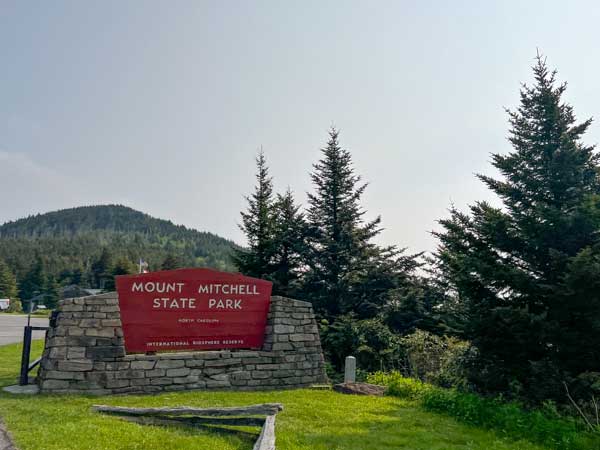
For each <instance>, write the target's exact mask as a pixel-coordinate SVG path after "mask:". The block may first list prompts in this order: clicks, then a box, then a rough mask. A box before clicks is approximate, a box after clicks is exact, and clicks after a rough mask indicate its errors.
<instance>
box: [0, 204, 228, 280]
mask: <svg viewBox="0 0 600 450" xmlns="http://www.w3.org/2000/svg"><path fill="white" fill-rule="evenodd" d="M232 248H239V247H238V246H237V245H236V244H235V243H234V242H232V241H230V240H227V239H224V238H222V237H220V236H217V235H216V234H213V233H208V232H201V231H197V230H194V229H190V228H186V227H184V226H182V225H175V224H174V223H173V222H171V221H168V220H162V219H156V218H154V217H151V216H149V215H147V214H144V213H142V212H140V211H136V210H134V209H131V208H128V207H126V206H122V205H98V206H83V207H78V208H71V209H64V210H60V211H54V212H49V213H45V214H37V215H35V216H30V217H27V218H24V219H19V220H16V221H12V222H7V223H5V224H3V225H1V226H0V258H2V259H4V260H5V261H6V262H7V263H8V265H9V266H10V267H11V268H12V269H13V271H14V272H15V274H16V275H17V279H21V278H22V277H23V276H24V275H25V273H27V271H28V270H29V269H30V268H31V267H32V266H33V264H34V261H36V260H37V259H38V256H39V257H41V259H42V261H43V263H44V266H45V269H46V271H47V272H48V273H49V274H50V275H52V276H55V277H57V278H58V279H59V280H61V282H63V284H64V283H66V282H69V281H71V280H68V279H67V278H68V277H69V273H71V272H73V271H76V272H78V273H83V274H84V279H85V278H86V277H85V274H86V273H90V272H91V267H92V265H93V264H94V262H96V261H98V259H99V258H100V256H101V254H102V253H103V251H104V252H105V253H106V252H108V253H109V254H110V255H111V258H112V260H113V261H116V260H118V259H120V258H121V259H122V258H125V259H127V260H129V261H130V262H132V263H137V262H138V261H139V259H140V258H141V259H143V260H144V261H147V262H148V263H149V266H150V269H151V270H155V269H159V268H160V266H161V264H162V262H163V261H164V260H165V258H166V257H167V256H168V255H171V256H175V257H176V258H177V259H178V260H179V263H180V264H181V265H183V266H197V267H215V268H218V269H221V270H233V266H232V264H231V261H230V252H231V250H232ZM83 284H86V283H85V282H83ZM88 284H90V283H88ZM92 284H93V283H92Z"/></svg>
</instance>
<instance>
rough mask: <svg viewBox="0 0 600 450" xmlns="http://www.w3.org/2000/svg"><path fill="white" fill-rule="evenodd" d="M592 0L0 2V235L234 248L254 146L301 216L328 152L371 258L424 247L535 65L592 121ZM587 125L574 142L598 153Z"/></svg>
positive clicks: (598, 129) (465, 200) (468, 198)
mask: <svg viewBox="0 0 600 450" xmlns="http://www.w3.org/2000/svg"><path fill="white" fill-rule="evenodd" d="M599 22H600V3H599V2H595V1H590V2H574V1H564V0H563V1H556V2H550V1H539V2H534V1H497V2H487V1H486V2H481V1H469V2H462V1H456V0H453V1H438V2H427V1H413V2H402V1H395V2H377V1H374V2H371V1H361V2H351V1H337V2H333V1H314V2H313V1H306V0H302V1H291V0H290V1H272V2H262V1H261V2H258V1H213V2H202V1H181V0H176V1H167V0H164V1H148V0H144V1H141V0H139V1H123V0H119V1H114V2H111V1H106V0H102V1H72V2H65V1H52V2H50V1H35V2H34V1H7V0H0V57H1V62H0V222H4V221H7V220H13V219H17V218H20V217H23V216H26V215H28V214H32V213H38V212H46V211H50V210H55V209H59V208H67V207H71V206H77V205H87V204H99V203H121V204H125V205H128V206H131V207H133V208H136V209H139V210H141V211H144V212H147V213H149V214H151V215H153V216H156V217H161V218H166V219H171V220H173V221H174V222H176V223H180V224H184V225H187V226H190V227H194V228H198V229H200V230H208V231H212V232H215V233H218V234H220V235H222V236H225V237H228V238H232V239H234V240H236V241H238V242H243V236H242V234H241V232H240V231H239V230H238V228H237V223H238V222H239V211H240V209H243V208H244V207H245V202H244V199H243V196H244V195H246V194H247V193H249V192H250V190H251V189H252V187H253V184H254V170H255V167H254V157H255V155H256V153H257V149H258V148H259V147H260V146H262V147H263V149H264V151H265V154H266V156H267V158H268V161H269V164H270V166H271V173H272V175H273V176H274V179H275V186H276V188H277V189H278V190H281V191H282V190H284V189H285V188H286V187H287V186H290V187H291V188H292V189H293V190H294V191H295V192H296V193H297V195H298V198H299V199H300V200H301V201H302V202H303V203H305V202H306V192H307V191H309V190H310V189H311V185H310V179H309V172H310V170H311V166H312V164H313V163H314V162H315V161H316V160H317V159H318V157H319V149H320V148H321V147H322V146H323V144H324V143H325V141H326V139H327V129H328V128H329V127H330V126H331V125H332V124H335V125H336V126H337V127H339V128H340V129H341V143H342V145H343V146H344V147H346V148H348V149H349V150H350V151H351V152H352V154H353V157H354V162H355V167H356V170H357V172H358V173H359V174H360V175H362V177H363V179H364V180H365V181H368V182H369V183H370V186H369V188H368V189H367V191H366V193H365V197H364V202H363V204H364V207H365V208H366V209H367V211H368V216H369V217H373V216H375V215H377V214H381V216H382V218H383V226H384V227H385V228H386V230H385V231H384V233H383V235H382V237H381V239H380V242H382V243H386V244H398V245H400V246H408V247H409V248H410V249H411V250H413V251H419V250H432V249H434V248H435V240H434V239H433V238H432V237H431V236H430V234H429V231H430V230H432V229H434V228H436V220H437V219H439V218H441V217H444V216H445V215H446V214H447V208H448V206H449V205H450V204H451V202H453V203H454V204H455V205H456V206H457V207H458V208H461V209H464V208H466V206H467V205H468V204H469V203H472V202H473V201H475V200H478V199H490V198H491V197H490V194H489V193H488V192H487V191H486V190H485V188H484V187H483V185H482V184H481V183H480V182H479V181H478V180H476V179H475V177H474V176H473V174H474V173H477V172H485V173H493V172H492V170H491V166H490V164H489V160H490V156H489V155H490V153H492V152H507V151H509V150H510V147H509V145H508V143H507V141H506V135H507V121H506V113H505V112H504V109H503V108H504V107H514V106H516V105H517V102H518V91H519V83H520V82H522V81H530V80H531V71H530V66H531V65H532V63H533V58H534V56H535V54H536V48H539V49H540V50H541V51H542V52H543V53H544V54H545V55H547V57H548V62H549V64H550V65H551V66H552V67H556V68H557V69H558V70H559V75H558V76H559V79H560V80H566V81H568V82H569V86H570V87H569V89H568V91H567V99H568V100H569V102H571V103H572V104H573V105H574V107H575V112H576V114H577V116H578V118H580V119H583V118H586V117H588V116H599V115H600V89H599V88H598V79H599V78H598V77H599V74H600V57H599V56H598V44H599V43H600V31H599V30H600V29H599V28H598V23H599ZM599 137H600V124H597V123H595V124H594V125H592V128H591V130H590V132H589V133H588V135H587V137H586V142H587V143H596V142H598V140H599Z"/></svg>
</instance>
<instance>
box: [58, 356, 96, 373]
mask: <svg viewBox="0 0 600 450" xmlns="http://www.w3.org/2000/svg"><path fill="white" fill-rule="evenodd" d="M93 368H94V363H93V361H89V360H84V359H83V360H74V359H72V360H69V361H59V362H58V370H61V371H65V372H85V371H87V370H92V369H93Z"/></svg>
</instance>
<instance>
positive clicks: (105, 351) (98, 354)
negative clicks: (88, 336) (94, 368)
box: [86, 345, 125, 361]
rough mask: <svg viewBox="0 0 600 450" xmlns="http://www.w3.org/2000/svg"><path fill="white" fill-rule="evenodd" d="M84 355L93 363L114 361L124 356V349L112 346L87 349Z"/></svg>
mask: <svg viewBox="0 0 600 450" xmlns="http://www.w3.org/2000/svg"><path fill="white" fill-rule="evenodd" d="M86 355H87V357H88V358H90V359H93V360H95V361H98V360H106V359H114V358H120V357H122V356H125V349H124V348H123V347H118V346H112V345H111V346H109V347H90V348H88V349H87V352H86Z"/></svg>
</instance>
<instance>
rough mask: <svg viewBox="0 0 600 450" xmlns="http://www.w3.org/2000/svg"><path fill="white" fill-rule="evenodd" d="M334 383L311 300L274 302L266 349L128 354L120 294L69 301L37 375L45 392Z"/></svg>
mask: <svg viewBox="0 0 600 450" xmlns="http://www.w3.org/2000/svg"><path fill="white" fill-rule="evenodd" d="M326 381H327V377H326V375H325V368H324V360H323V352H322V350H321V342H320V339H319V331H318V328H317V324H316V321H315V317H314V313H313V310H312V306H311V304H310V303H307V302H302V301H299V300H292V299H288V298H283V297H271V306H270V310H269V315H268V320H267V327H266V329H265V342H264V345H263V348H262V349H261V350H256V351H254V350H219V351H194V352H176V353H158V354H155V355H144V354H130V355H126V354H125V347H124V341H123V330H122V328H121V319H120V314H119V302H118V297H117V294H116V293H108V294H102V295H97V296H91V297H82V298H73V299H66V300H63V301H62V302H61V303H60V304H59V308H58V312H57V313H56V315H55V317H54V318H53V320H52V321H51V326H50V329H49V330H48V334H47V336H46V347H45V350H44V354H43V356H42V362H41V366H40V370H39V373H38V383H39V386H40V390H41V391H42V392H46V393H85V394H97V395H104V394H124V393H157V392H163V391H181V390H188V389H236V390H254V389H282V388H297V387H306V386H310V385H312V384H316V383H324V382H326Z"/></svg>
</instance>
